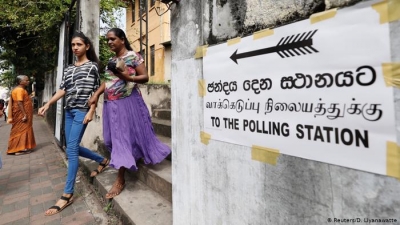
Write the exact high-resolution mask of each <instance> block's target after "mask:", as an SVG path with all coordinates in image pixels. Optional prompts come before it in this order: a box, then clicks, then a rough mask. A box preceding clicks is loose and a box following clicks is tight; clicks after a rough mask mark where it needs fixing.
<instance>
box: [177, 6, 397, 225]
mask: <svg viewBox="0 0 400 225" xmlns="http://www.w3.org/2000/svg"><path fill="white" fill-rule="evenodd" d="M356 2H359V1H351V0H325V1H323V0H297V1H293V0H280V1H275V0H263V1H258V0H240V1H239V0H213V1H211V0H208V1H206V0H201V1H181V3H179V5H175V6H174V7H173V9H172V13H171V39H172V40H171V41H172V46H173V51H172V71H171V74H172V81H173V82H172V83H171V90H172V99H171V101H172V150H173V153H172V164H173V165H172V166H173V167H172V171H173V174H172V184H173V206H174V210H173V213H174V217H173V221H174V224H175V225H188V224H192V225H196V224H198V225H203V224H216V225H218V224H227V225H228V224H229V225H236V224H237V225H243V224H254V225H259V224H274V225H275V224H328V222H327V220H328V218H349V219H351V218H361V219H363V218H396V219H397V220H398V221H400V195H399V191H400V182H399V180H397V179H394V178H391V177H387V176H382V175H376V174H372V173H367V172H362V171H357V170H353V169H348V168H344V167H340V166H335V165H329V164H325V163H321V162H316V161H311V160H306V159H301V158H296V157H292V156H287V155H280V156H279V160H278V164H277V165H276V166H272V165H269V164H263V163H261V162H257V161H253V160H251V149H250V148H248V147H242V146H238V145H233V144H229V143H223V142H219V141H213V140H211V141H210V143H209V145H203V144H202V143H201V141H200V131H202V129H203V99H202V98H200V97H199V95H198V84H197V83H198V80H199V79H202V78H203V74H202V68H203V65H202V59H194V55H195V50H196V47H197V46H200V45H204V44H210V45H212V44H216V43H221V42H225V41H226V40H227V39H229V38H234V37H238V36H246V35H249V34H251V33H253V32H255V31H258V30H260V29H264V28H272V27H279V26H283V25H285V24H289V23H292V22H294V21H298V20H302V19H307V18H309V16H310V15H311V14H313V13H316V12H320V11H323V10H326V9H329V8H332V7H345V6H347V5H351V4H355V3H356ZM390 26H391V34H390V35H391V39H392V48H393V49H392V54H393V61H399V60H400V51H399V49H400V43H399V42H400V39H399V37H400V35H399V34H400V21H397V22H393V23H391V24H390ZM395 96H396V100H398V99H399V98H400V93H399V91H398V90H396V91H395ZM397 102H398V101H397ZM396 112H397V120H396V121H397V127H398V129H397V130H398V132H399V130H400V126H399V123H400V119H399V118H400V113H399V112H400V106H399V104H398V103H396ZM398 137H400V132H399V134H398ZM398 140H400V138H398ZM398 142H399V141H398ZM398 144H399V143H398ZM361 224H363V223H361Z"/></svg>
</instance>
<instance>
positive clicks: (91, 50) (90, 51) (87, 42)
mask: <svg viewBox="0 0 400 225" xmlns="http://www.w3.org/2000/svg"><path fill="white" fill-rule="evenodd" d="M76 37H78V38H80V39H82V41H83V43H85V45H89V49H88V50H87V51H86V57H87V58H88V59H89V60H90V61H92V62H95V63H97V65H98V66H100V60H99V58H98V57H97V55H96V52H95V51H94V48H93V44H92V41H90V40H89V38H88V37H86V36H85V35H84V34H83V33H82V32H79V31H77V32H75V33H74V34H73V35H72V38H71V40H72V39H74V38H76Z"/></svg>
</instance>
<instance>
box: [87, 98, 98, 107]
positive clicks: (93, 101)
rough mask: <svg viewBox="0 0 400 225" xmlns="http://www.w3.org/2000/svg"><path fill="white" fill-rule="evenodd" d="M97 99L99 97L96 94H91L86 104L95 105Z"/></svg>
mask: <svg viewBox="0 0 400 225" xmlns="http://www.w3.org/2000/svg"><path fill="white" fill-rule="evenodd" d="M98 100H99V97H98V96H97V95H92V97H90V99H89V101H88V105H89V106H92V105H95V106H97V101H98Z"/></svg>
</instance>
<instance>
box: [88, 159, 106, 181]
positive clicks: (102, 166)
mask: <svg viewBox="0 0 400 225" xmlns="http://www.w3.org/2000/svg"><path fill="white" fill-rule="evenodd" d="M108 164H110V160H109V159H106V162H105V163H99V166H101V167H100V169H98V168H97V169H95V170H93V171H92V174H90V177H95V176H97V175H98V174H99V173H101V172H103V171H104V169H105V168H106V167H107V166H108ZM93 172H96V173H95V174H93Z"/></svg>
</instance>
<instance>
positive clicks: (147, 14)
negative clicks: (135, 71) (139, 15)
mask: <svg viewBox="0 0 400 225" xmlns="http://www.w3.org/2000/svg"><path fill="white" fill-rule="evenodd" d="M144 1H145V9H146V10H145V11H146V51H145V53H146V56H145V57H146V58H145V65H146V67H147V65H149V57H148V56H149V2H148V1H147V0H144Z"/></svg>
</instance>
